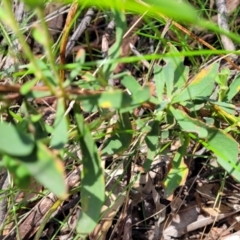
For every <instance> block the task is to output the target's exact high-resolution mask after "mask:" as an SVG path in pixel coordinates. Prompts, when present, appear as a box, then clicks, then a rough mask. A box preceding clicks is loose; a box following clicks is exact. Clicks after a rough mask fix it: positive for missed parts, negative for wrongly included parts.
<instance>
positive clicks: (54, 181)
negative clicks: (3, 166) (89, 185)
mask: <svg viewBox="0 0 240 240" xmlns="http://www.w3.org/2000/svg"><path fill="white" fill-rule="evenodd" d="M36 145H37V146H36V148H35V149H34V151H33V152H32V153H31V154H30V155H29V156H25V157H18V158H17V160H19V161H21V164H23V166H24V167H26V169H27V170H28V171H29V173H30V174H31V175H32V176H33V177H34V178H36V180H37V181H38V182H40V183H41V184H42V185H43V186H44V187H46V188H48V189H49V190H50V191H51V192H53V193H54V194H56V195H57V196H58V197H59V198H61V199H65V198H66V197H67V186H66V183H65V180H64V179H65V176H64V165H63V162H62V161H61V160H60V159H59V158H58V156H56V153H54V152H52V151H50V150H49V149H48V148H47V147H46V146H45V145H44V144H43V143H41V142H37V143H36Z"/></svg>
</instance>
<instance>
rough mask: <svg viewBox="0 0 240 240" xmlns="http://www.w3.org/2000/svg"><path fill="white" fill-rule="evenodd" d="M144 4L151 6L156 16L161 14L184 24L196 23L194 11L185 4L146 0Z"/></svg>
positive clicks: (196, 18)
mask: <svg viewBox="0 0 240 240" xmlns="http://www.w3.org/2000/svg"><path fill="white" fill-rule="evenodd" d="M145 2H146V3H148V4H150V5H153V7H152V8H151V11H153V12H155V13H157V14H159V13H161V14H164V15H166V16H168V17H170V18H172V19H176V20H181V21H186V22H195V23H196V22H198V15H197V12H196V10H195V9H194V8H193V7H191V6H190V5H189V4H187V3H186V2H183V1H169V0H161V1H158V0H146V1H145Z"/></svg>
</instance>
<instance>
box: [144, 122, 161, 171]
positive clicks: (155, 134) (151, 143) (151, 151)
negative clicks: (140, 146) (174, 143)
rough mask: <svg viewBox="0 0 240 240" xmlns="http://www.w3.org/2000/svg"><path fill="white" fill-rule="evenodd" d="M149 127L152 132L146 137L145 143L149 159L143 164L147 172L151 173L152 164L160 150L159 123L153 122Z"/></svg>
mask: <svg viewBox="0 0 240 240" xmlns="http://www.w3.org/2000/svg"><path fill="white" fill-rule="evenodd" d="M149 126H150V127H151V130H150V131H149V133H148V134H147V136H146V137H145V142H146V144H147V148H148V150H147V158H146V160H145V162H144V164H143V167H144V169H145V170H146V171H149V169H150V167H151V164H152V162H153V160H154V158H155V156H156V154H157V151H158V150H159V121H157V120H154V121H152V122H151V123H150V124H149Z"/></svg>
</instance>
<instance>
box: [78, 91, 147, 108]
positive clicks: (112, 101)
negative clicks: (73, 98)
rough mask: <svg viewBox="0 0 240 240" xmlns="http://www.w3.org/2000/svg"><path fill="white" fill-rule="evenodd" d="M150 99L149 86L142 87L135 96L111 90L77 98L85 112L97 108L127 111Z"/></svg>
mask: <svg viewBox="0 0 240 240" xmlns="http://www.w3.org/2000/svg"><path fill="white" fill-rule="evenodd" d="M149 98H150V89H149V87H148V86H144V87H142V88H141V89H140V90H138V91H136V93H135V94H134V95H129V94H128V93H126V92H123V91H121V90H114V91H113V90H111V91H105V92H103V93H99V94H94V95H88V96H81V95H79V96H77V100H81V106H82V107H83V108H84V110H86V109H88V110H91V109H94V108H95V107H96V106H97V107H100V108H107V109H108V108H110V109H122V110H125V111H126V110H128V109H129V108H130V109H131V108H135V107H138V106H140V105H141V104H142V103H143V102H146V101H147V100H148V99H149ZM124 108H125V109H124Z"/></svg>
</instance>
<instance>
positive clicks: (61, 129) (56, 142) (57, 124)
mask: <svg viewBox="0 0 240 240" xmlns="http://www.w3.org/2000/svg"><path fill="white" fill-rule="evenodd" d="M64 114H65V103H64V98H59V99H58V104H57V113H56V118H55V121H54V125H53V126H54V128H53V133H52V138H51V144H50V145H51V147H52V148H55V149H62V148H63V147H64V145H65V144H66V143H67V140H68V132H67V131H68V124H67V119H66V116H64Z"/></svg>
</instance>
